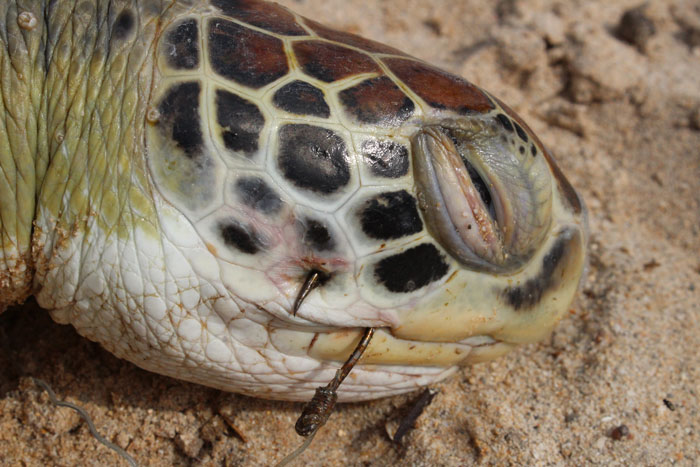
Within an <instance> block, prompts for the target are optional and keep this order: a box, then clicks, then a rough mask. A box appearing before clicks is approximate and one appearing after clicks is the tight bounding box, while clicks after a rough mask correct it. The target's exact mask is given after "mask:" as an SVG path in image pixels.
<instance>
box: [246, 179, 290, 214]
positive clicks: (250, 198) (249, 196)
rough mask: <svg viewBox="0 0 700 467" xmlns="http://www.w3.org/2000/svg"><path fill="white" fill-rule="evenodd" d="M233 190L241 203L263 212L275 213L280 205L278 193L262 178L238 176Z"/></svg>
mask: <svg viewBox="0 0 700 467" xmlns="http://www.w3.org/2000/svg"><path fill="white" fill-rule="evenodd" d="M235 190H236V193H237V194H238V198H239V199H240V200H241V202H242V203H243V204H245V205H246V206H249V207H251V208H253V209H255V210H256V211H260V212H262V213H263V214H275V213H277V212H279V210H280V208H281V207H282V200H281V199H280V197H279V195H278V194H277V193H275V192H274V191H273V190H272V188H270V186H269V185H268V184H267V183H265V180H263V179H262V178H258V177H242V178H239V179H238V180H237V181H236V186H235Z"/></svg>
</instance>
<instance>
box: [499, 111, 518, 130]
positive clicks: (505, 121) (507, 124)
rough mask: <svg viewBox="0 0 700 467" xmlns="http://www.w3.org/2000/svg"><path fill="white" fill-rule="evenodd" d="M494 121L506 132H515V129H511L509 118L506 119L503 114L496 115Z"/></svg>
mask: <svg viewBox="0 0 700 467" xmlns="http://www.w3.org/2000/svg"><path fill="white" fill-rule="evenodd" d="M496 120H498V121H499V122H500V124H501V125H503V128H505V129H506V130H508V131H513V130H515V128H513V124H512V123H511V122H510V118H508V117H506V116H505V115H504V114H498V115H496Z"/></svg>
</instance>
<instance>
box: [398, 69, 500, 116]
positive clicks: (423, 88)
mask: <svg viewBox="0 0 700 467" xmlns="http://www.w3.org/2000/svg"><path fill="white" fill-rule="evenodd" d="M384 63H386V65H387V66H388V67H389V68H390V69H391V71H393V72H394V73H395V74H396V76H397V77H398V78H399V79H400V80H401V81H403V82H404V83H406V85H407V86H408V87H409V88H411V90H412V91H413V92H415V93H416V94H418V95H419V96H420V97H421V98H423V100H424V101H425V102H427V103H428V104H429V105H431V106H432V107H436V108H438V109H448V110H454V111H455V112H458V113H461V114H467V113H471V112H479V113H484V112H488V111H490V110H492V109H493V107H494V106H493V103H492V102H491V100H490V99H489V98H488V97H487V96H486V94H484V93H483V92H482V91H481V90H480V89H479V88H477V87H476V86H474V85H473V84H471V83H470V82H468V81H467V80H465V79H463V78H460V77H458V76H455V75H452V74H450V73H447V72H446V71H442V70H440V69H439V68H435V67H433V66H430V65H427V64H425V63H421V62H418V61H415V60H408V59H403V58H385V59H384Z"/></svg>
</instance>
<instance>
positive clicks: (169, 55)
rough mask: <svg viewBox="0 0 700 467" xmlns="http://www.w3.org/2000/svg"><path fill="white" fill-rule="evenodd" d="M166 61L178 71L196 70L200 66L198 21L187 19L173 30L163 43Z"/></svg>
mask: <svg viewBox="0 0 700 467" xmlns="http://www.w3.org/2000/svg"><path fill="white" fill-rule="evenodd" d="M163 55H164V56H165V60H166V62H167V63H168V65H170V66H171V67H173V68H174V69H176V70H194V69H195V68H197V67H198V66H199V33H198V26H197V21H196V20H194V19H186V20H184V21H182V22H181V23H180V24H178V25H176V26H175V27H173V28H171V29H170V30H169V31H168V32H167V34H166V35H165V40H164V43H163Z"/></svg>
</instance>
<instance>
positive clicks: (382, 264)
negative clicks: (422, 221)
mask: <svg viewBox="0 0 700 467" xmlns="http://www.w3.org/2000/svg"><path fill="white" fill-rule="evenodd" d="M448 269H449V266H448V265H447V263H446V262H445V257H444V255H443V254H442V253H440V251H438V249H437V248H436V247H435V245H433V244H432V243H422V244H420V245H418V246H416V247H413V248H411V249H409V250H406V251H404V252H403V253H399V254H396V255H394V256H389V257H387V258H384V259H382V260H381V261H379V262H378V263H377V264H376V266H375V268H374V277H375V278H376V279H377V280H378V281H379V283H380V284H382V285H383V286H384V287H386V288H387V290H389V291H390V292H397V293H407V292H413V291H414V290H418V289H420V288H422V287H425V286H426V285H428V284H430V283H431V282H435V281H437V280H439V279H440V278H442V277H444V276H445V274H447V271H448Z"/></svg>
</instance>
